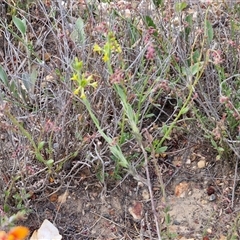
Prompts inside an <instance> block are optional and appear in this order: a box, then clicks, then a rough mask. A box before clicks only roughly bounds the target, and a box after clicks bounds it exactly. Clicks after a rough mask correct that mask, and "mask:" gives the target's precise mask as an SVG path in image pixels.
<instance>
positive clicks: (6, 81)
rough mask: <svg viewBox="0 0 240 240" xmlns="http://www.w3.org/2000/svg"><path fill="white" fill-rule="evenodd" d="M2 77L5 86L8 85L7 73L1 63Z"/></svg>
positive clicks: (0, 76)
mask: <svg viewBox="0 0 240 240" xmlns="http://www.w3.org/2000/svg"><path fill="white" fill-rule="evenodd" d="M0 79H1V80H2V82H3V83H4V86H6V87H8V86H9V83H8V78H7V74H6V72H5V70H4V69H3V67H2V66H1V65H0Z"/></svg>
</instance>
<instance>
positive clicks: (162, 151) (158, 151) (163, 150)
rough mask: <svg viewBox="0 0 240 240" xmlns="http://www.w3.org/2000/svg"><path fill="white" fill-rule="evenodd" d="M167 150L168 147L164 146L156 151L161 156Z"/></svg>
mask: <svg viewBox="0 0 240 240" xmlns="http://www.w3.org/2000/svg"><path fill="white" fill-rule="evenodd" d="M166 150H167V147H166V146H164V147H160V148H158V149H156V150H155V152H156V153H159V154H161V153H164V152H165V151H166Z"/></svg>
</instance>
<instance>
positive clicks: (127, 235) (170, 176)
mask: <svg viewBox="0 0 240 240" xmlns="http://www.w3.org/2000/svg"><path fill="white" fill-rule="evenodd" d="M195 149H197V148H195ZM198 151H199V150H198ZM181 155H182V154H181ZM181 155H180V156H176V157H174V158H171V159H173V160H172V163H171V166H169V165H168V170H167V171H166V172H165V173H163V178H164V179H165V184H166V193H167V201H166V203H164V200H163V198H162V194H161V189H160V186H159V184H158V182H157V178H156V177H155V173H154V172H153V171H152V172H151V176H152V180H153V181H152V186H153V191H154V202H155V205H156V209H157V213H158V217H159V219H160V222H161V230H162V233H163V236H162V239H203V237H208V238H205V239H227V238H225V237H226V236H227V234H229V231H230V230H231V226H232V221H233V219H235V218H236V211H235V210H234V209H238V208H239V205H238V204H234V209H233V208H231V187H232V185H231V184H232V178H231V173H230V172H229V170H228V172H227V169H226V170H224V171H225V172H226V173H228V174H225V175H221V173H220V171H221V167H220V166H222V163H220V162H219V163H218V162H216V161H215V160H213V159H212V158H213V157H214V156H210V155H208V156H209V157H206V158H205V159H206V167H204V168H202V169H199V168H198V167H197V163H198V161H200V160H199V159H200V156H202V155H201V154H200V153H199V152H198V157H197V158H196V156H195V154H194V152H193V153H192V154H191V155H190V156H189V157H188V158H187V159H188V160H190V159H194V160H191V163H190V161H187V163H188V164H186V163H185V164H184V163H183V161H186V159H183V158H182V157H181ZM165 158H166V157H165ZM181 161H182V162H181ZM180 162H181V164H180ZM212 163H214V164H213V165H212ZM164 164H165V163H162V164H161V165H162V166H163V165H164ZM174 165H176V166H174ZM159 167H160V166H159ZM170 169H171V171H169V170H170ZM172 169H174V170H172ZM218 175H219V176H218ZM167 180H168V181H167ZM167 182H168V184H167ZM105 184H106V185H105ZM105 184H103V183H101V182H100V181H99V180H98V179H96V177H95V175H92V174H91V171H90V170H89V169H87V168H85V169H84V168H83V169H81V171H79V172H78V174H77V175H75V177H74V178H70V179H69V180H66V182H65V183H64V184H63V185H62V186H61V189H59V190H58V191H56V192H55V193H53V194H52V193H48V191H46V192H44V193H41V196H40V195H38V194H34V195H33V196H32V198H33V200H32V201H31V202H30V208H31V209H32V212H31V213H30V214H29V217H28V220H27V221H26V222H25V225H27V226H29V227H30V229H31V230H35V229H37V228H39V226H40V225H41V223H42V221H43V220H44V219H48V220H50V221H51V222H52V223H54V224H55V226H57V228H58V229H59V231H60V234H61V235H62V236H63V239H98V240H100V239H101V240H103V239H105V240H106V239H109V240H110V239H158V238H157V235H156V227H155V223H154V218H153V214H152V208H151V202H150V198H149V192H148V188H147V186H145V185H144V184H143V183H141V182H138V181H136V180H135V179H134V178H133V177H131V176H127V177H126V178H125V179H123V180H121V181H118V182H116V180H115V181H111V180H110V179H108V180H107V181H106V182H105ZM236 197H237V195H235V201H236ZM41 199H44V200H41ZM132 209H133V211H132ZM134 213H135V214H134ZM168 214H169V220H167V218H166V216H167V215H168ZM168 221H169V222H168Z"/></svg>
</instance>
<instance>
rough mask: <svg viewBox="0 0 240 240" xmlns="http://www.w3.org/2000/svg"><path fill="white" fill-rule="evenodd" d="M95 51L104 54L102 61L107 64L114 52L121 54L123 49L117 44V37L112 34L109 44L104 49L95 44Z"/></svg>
mask: <svg viewBox="0 0 240 240" xmlns="http://www.w3.org/2000/svg"><path fill="white" fill-rule="evenodd" d="M93 51H94V52H97V53H98V54H101V53H103V58H102V59H103V61H104V62H107V61H109V60H110V56H111V53H112V52H116V53H121V52H122V49H121V46H120V45H119V43H118V42H117V40H116V38H115V36H114V35H113V33H112V32H110V33H109V34H108V38H107V42H106V43H105V45H104V46H103V48H101V47H100V46H99V45H98V44H97V43H95V44H94V46H93Z"/></svg>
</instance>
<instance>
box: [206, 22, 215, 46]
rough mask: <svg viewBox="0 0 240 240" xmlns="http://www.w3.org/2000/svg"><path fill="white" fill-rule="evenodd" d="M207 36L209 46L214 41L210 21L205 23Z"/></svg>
mask: <svg viewBox="0 0 240 240" xmlns="http://www.w3.org/2000/svg"><path fill="white" fill-rule="evenodd" d="M205 36H207V39H208V44H210V43H211V42H212V40H213V27H212V24H211V23H210V22H209V21H208V20H206V22H205Z"/></svg>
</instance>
